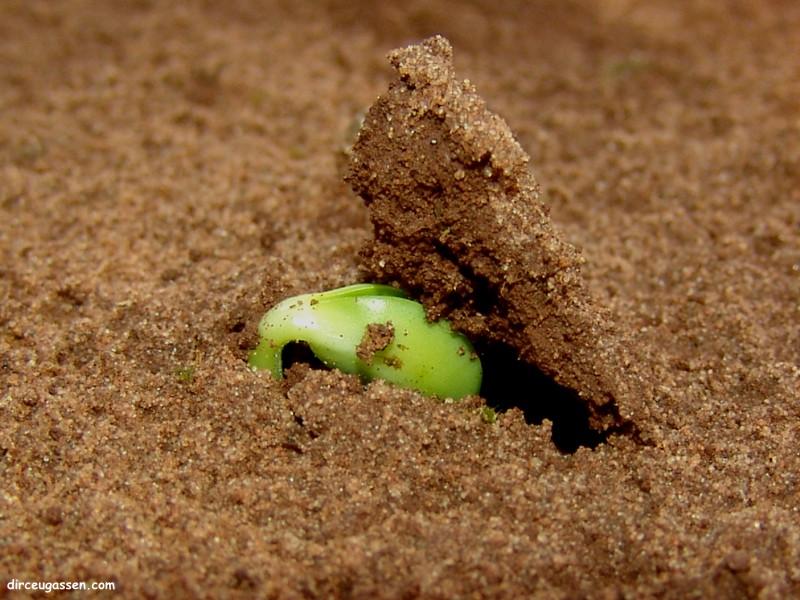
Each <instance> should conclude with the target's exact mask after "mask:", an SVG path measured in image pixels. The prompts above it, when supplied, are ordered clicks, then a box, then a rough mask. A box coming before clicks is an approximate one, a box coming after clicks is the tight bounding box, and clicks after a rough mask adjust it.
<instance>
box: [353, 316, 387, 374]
mask: <svg viewBox="0 0 800 600" xmlns="http://www.w3.org/2000/svg"><path fill="white" fill-rule="evenodd" d="M393 340H394V325H392V322H391V321H387V322H386V323H370V324H369V325H367V328H366V329H365V330H364V337H363V338H361V343H359V344H358V347H356V356H358V358H360V359H361V360H363V361H364V362H365V363H367V364H368V365H371V364H372V359H373V358H374V356H375V353H376V352H380V351H381V350H385V349H386V348H387V347H388V346H389V344H391V343H392V341H393Z"/></svg>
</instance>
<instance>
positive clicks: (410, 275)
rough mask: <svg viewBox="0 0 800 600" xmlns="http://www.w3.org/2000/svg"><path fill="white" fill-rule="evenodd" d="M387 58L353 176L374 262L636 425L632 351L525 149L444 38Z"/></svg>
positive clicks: (471, 328)
mask: <svg viewBox="0 0 800 600" xmlns="http://www.w3.org/2000/svg"><path fill="white" fill-rule="evenodd" d="M389 59H390V61H391V64H392V66H393V67H394V68H395V70H396V71H397V78H396V79H395V80H394V81H393V82H392V83H391V85H390V86H389V90H388V91H387V92H386V93H385V94H383V95H382V96H381V97H380V98H379V99H378V100H377V101H376V102H375V104H374V105H373V106H372V107H371V108H370V110H369V112H368V113H367V116H366V119H365V121H364V124H363V126H362V128H361V131H360V133H359V135H358V138H357V140H356V143H355V145H354V147H353V152H352V160H351V170H350V174H349V177H348V180H349V182H350V184H351V185H352V187H353V189H354V190H355V191H356V192H357V193H358V194H359V195H360V196H361V197H362V198H363V199H364V201H365V202H366V204H367V206H368V207H369V211H370V218H371V220H372V224H373V227H374V234H375V235H374V239H373V240H371V241H370V242H369V243H368V244H367V245H366V246H365V247H364V248H363V250H362V256H363V258H364V262H365V265H366V268H367V269H368V271H369V272H370V273H371V274H372V275H373V276H374V277H375V278H377V279H379V280H381V281H386V282H395V283H398V284H400V285H401V286H402V287H403V288H405V289H407V290H409V291H411V293H413V294H415V295H417V296H418V297H419V298H420V299H421V300H422V301H423V302H424V304H425V306H426V308H427V310H428V314H429V316H430V317H431V318H432V319H437V318H441V317H447V318H449V319H450V320H451V321H452V323H453V325H454V327H455V328H456V329H459V330H460V331H462V332H464V333H466V334H468V335H470V336H472V338H473V339H474V340H476V341H477V342H478V344H479V345H481V344H483V345H485V346H487V347H491V348H494V349H497V348H498V346H500V347H508V348H510V349H512V350H513V351H515V352H516V354H517V355H518V356H519V357H520V358H521V359H522V360H523V361H525V362H526V363H528V364H529V365H531V366H533V367H535V368H537V369H539V370H541V372H542V373H544V374H545V375H546V376H548V377H551V378H552V379H553V380H555V382H557V383H558V384H559V385H560V386H563V387H565V388H568V389H569V390H572V391H574V392H575V393H576V394H577V395H578V396H579V397H580V398H581V399H582V400H583V402H584V403H585V404H586V407H587V408H588V413H589V423H590V425H591V427H592V428H593V429H595V430H598V431H600V432H605V433H609V432H612V431H620V430H627V431H637V430H638V426H637V425H636V422H637V421H638V420H639V419H641V417H642V415H643V412H644V409H643V406H642V404H641V402H640V401H637V399H636V398H637V397H640V395H641V389H640V390H639V394H638V395H636V396H634V395H633V394H632V393H631V390H630V385H629V383H628V381H626V369H627V367H629V366H630V359H629V358H628V357H627V356H626V355H625V353H624V352H623V348H622V346H621V344H620V343H619V342H618V339H619V338H618V336H617V334H616V333H615V331H614V329H613V327H612V326H611V324H610V323H609V322H608V320H607V319H606V318H604V316H603V314H602V311H601V310H600V309H599V308H598V307H597V306H596V305H595V304H594V303H593V302H592V300H591V298H590V297H589V294H588V292H587V288H586V286H585V284H584V282H583V279H582V276H581V264H582V257H581V255H580V253H579V252H578V251H577V250H576V249H575V247H573V246H572V245H571V244H569V243H568V242H567V241H565V240H564V238H563V237H562V236H561V235H560V233H559V232H558V231H557V230H556V229H555V228H554V227H553V224H552V222H551V220H550V217H549V214H548V208H547V206H546V205H545V204H544V203H543V201H542V200H541V198H540V194H539V186H538V184H537V182H536V180H535V179H534V176H533V174H532V173H531V170H530V167H529V162H530V160H529V157H528V155H527V154H526V153H525V151H524V150H523V149H522V147H521V146H520V145H519V143H518V142H517V141H516V140H515V139H514V136H513V134H512V132H511V130H510V128H509V127H508V125H507V124H506V123H505V121H503V119H501V118H500V117H499V116H497V115H496V114H494V113H492V112H491V111H489V109H488V108H487V107H486V103H485V102H484V101H483V100H482V99H481V98H480V96H478V94H477V92H476V90H475V87H474V86H473V85H472V84H471V83H470V82H469V81H467V80H464V81H462V80H459V79H457V77H456V74H455V70H454V68H453V62H452V59H453V51H452V47H451V45H450V43H449V42H448V41H447V40H446V39H445V38H443V37H441V36H435V37H432V38H429V39H427V40H425V41H423V42H422V43H420V44H417V45H413V46H409V47H407V48H404V49H400V50H395V51H394V52H392V53H391V54H390V55H389ZM532 393H533V394H534V395H535V394H536V391H533V392H532Z"/></svg>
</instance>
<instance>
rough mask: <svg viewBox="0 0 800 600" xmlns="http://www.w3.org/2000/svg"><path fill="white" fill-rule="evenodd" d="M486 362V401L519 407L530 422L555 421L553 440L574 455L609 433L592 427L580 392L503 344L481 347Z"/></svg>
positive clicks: (505, 407) (483, 391) (499, 408)
mask: <svg viewBox="0 0 800 600" xmlns="http://www.w3.org/2000/svg"><path fill="white" fill-rule="evenodd" d="M478 353H479V354H480V356H481V360H482V362H483V385H482V386H481V396H483V398H485V399H486V403H487V404H488V405H489V406H491V407H492V408H494V409H495V410H497V411H498V412H505V411H507V410H509V409H511V408H518V409H520V410H521V411H522V413H523V414H524V416H525V422H526V423H528V424H535V425H540V424H541V423H542V421H543V420H544V419H549V420H550V421H552V423H553V443H554V444H555V445H556V447H557V448H558V449H559V451H561V452H564V453H567V454H571V453H573V452H575V451H576V450H577V449H578V448H580V447H581V446H585V447H588V448H596V447H597V446H598V445H599V444H600V443H602V442H604V441H605V439H606V435H604V434H603V433H601V432H598V431H595V430H594V429H592V428H591V427H590V426H589V411H588V409H587V408H586V404H585V403H584V401H583V400H581V399H580V397H579V396H578V394H577V393H576V392H575V391H574V390H571V389H569V388H567V387H564V386H562V385H559V384H558V383H556V382H555V381H554V380H553V379H551V378H550V377H548V376H547V375H545V374H544V373H542V372H541V371H540V370H539V369H537V368H536V367H535V366H533V365H530V364H528V363H525V362H523V361H521V360H519V358H518V357H517V354H516V352H515V351H514V350H513V349H511V348H509V347H507V346H503V345H499V344H493V345H487V346H486V347H484V348H480V347H479V348H478Z"/></svg>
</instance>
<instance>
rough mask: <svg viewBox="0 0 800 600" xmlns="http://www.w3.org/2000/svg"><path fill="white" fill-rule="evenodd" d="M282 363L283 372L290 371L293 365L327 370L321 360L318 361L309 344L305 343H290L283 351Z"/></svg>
mask: <svg viewBox="0 0 800 600" xmlns="http://www.w3.org/2000/svg"><path fill="white" fill-rule="evenodd" d="M281 362H282V363H283V370H284V372H285V371H288V370H289V368H290V367H291V366H292V365H296V364H300V363H302V364H306V365H308V366H309V367H311V368H312V369H327V368H328V367H326V366H325V363H323V362H322V361H321V360H320V359H318V358H317V357H316V356H315V355H314V353H313V352H312V351H311V348H309V347H308V344H306V343H305V342H289V343H288V344H286V345H285V346H284V347H283V350H282V351H281Z"/></svg>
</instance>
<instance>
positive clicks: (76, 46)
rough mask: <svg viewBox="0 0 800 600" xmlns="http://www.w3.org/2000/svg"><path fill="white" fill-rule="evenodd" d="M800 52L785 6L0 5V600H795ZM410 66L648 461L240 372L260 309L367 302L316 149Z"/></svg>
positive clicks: (524, 413)
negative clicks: (636, 380)
mask: <svg viewBox="0 0 800 600" xmlns="http://www.w3.org/2000/svg"><path fill="white" fill-rule="evenodd" d="M223 5H224V8H223ZM798 31H800V5H798V3H796V2H793V1H788V0H787V1H783V2H781V1H777V0H776V1H769V2H756V1H753V2H745V1H734V0H730V1H727V2H718V1H716V0H714V1H712V0H698V1H695V2H691V3H674V2H667V1H666V0H664V1H657V0H652V1H641V2H637V1H634V0H605V1H598V2H588V1H584V2H577V1H573V2H551V1H544V0H542V1H534V2H523V1H521V0H520V1H519V2H512V1H509V2H490V1H478V0H476V1H473V2H465V3H460V4H459V3H454V2H453V3H451V2H444V1H443V2H435V3H430V2H422V1H417V0H410V1H408V2H403V3H399V4H394V3H392V4H390V3H385V5H382V6H379V7H376V6H373V5H372V4H371V3H358V2H355V3H354V2H343V1H342V2H338V1H333V0H329V1H327V2H279V1H275V2H272V3H256V2H247V1H244V0H241V1H238V2H227V3H214V2H182V3H168V2H159V1H154V0H153V1H151V0H138V1H136V2H128V3H110V2H101V1H94V2H92V1H80V0H75V1H70V2H62V3H52V2H30V1H15V0H5V1H3V2H2V3H0V298H1V299H2V300H1V302H2V304H0V482H1V483H0V583H2V591H0V596H3V595H6V594H7V595H10V596H12V597H15V596H17V595H19V596H22V595H24V594H22V593H19V594H17V593H14V592H9V591H8V590H7V588H6V582H7V581H8V580H11V579H17V580H22V581H56V580H70V581H72V580H85V581H113V582H115V583H116V587H117V592H116V594H115V596H116V597H129V598H137V597H150V598H160V597H165V598H166V597H181V596H184V597H241V598H247V597H275V598H299V597H332V596H333V597H387V598H399V597H436V598H449V597H478V596H483V597H509V598H510V597H541V598H562V597H563V598H566V597H569V598H576V597H587V598H623V597H630V598H642V597H672V598H686V597H723V598H740V597H759V598H786V597H792V596H800V509H799V508H798V497H800V458H798V451H797V447H798V440H800V301H799V300H798V299H799V298H800V104H799V103H798V98H800V62H799V61H798V60H797V58H796V56H797V55H798V54H799V53H800V37H798V35H797V32H798ZM434 33H440V34H443V35H445V36H446V37H447V38H448V39H449V40H450V42H451V43H452V45H453V49H454V57H455V58H454V64H455V69H456V72H457V74H458V76H459V77H462V78H469V79H470V80H471V81H472V83H473V84H474V85H475V86H476V89H477V92H478V94H480V96H481V97H482V98H483V99H485V100H486V102H487V104H488V106H489V108H490V109H491V110H492V111H494V112H496V113H497V114H499V115H501V116H502V117H503V118H504V119H505V121H506V122H507V123H508V125H509V126H510V128H511V130H512V131H513V132H514V134H515V136H516V138H517V140H518V141H519V143H520V146H521V147H522V149H524V151H525V152H526V153H527V154H528V155H530V158H531V160H530V167H531V170H532V173H533V175H534V176H535V178H536V181H537V182H538V185H539V186H540V189H541V199H542V200H543V201H544V202H545V203H546V205H547V206H548V207H549V211H550V216H551V219H552V223H553V226H554V228H555V229H556V230H557V231H558V232H559V234H560V235H561V236H563V238H564V239H565V240H567V241H568V242H569V243H570V244H573V245H575V246H577V247H579V248H580V249H581V252H582V257H583V259H584V261H585V262H584V264H583V265H582V270H581V272H582V277H583V280H584V281H585V285H586V287H587V290H588V292H589V293H590V294H591V297H592V298H593V302H594V303H595V304H596V305H597V306H598V307H600V308H601V309H602V310H603V311H605V312H606V313H607V315H608V319H609V321H610V322H611V323H612V324H613V326H614V329H615V330H616V331H617V332H619V335H620V336H621V338H622V339H624V340H625V344H626V347H628V348H629V349H630V350H631V352H632V356H633V357H634V364H632V365H631V366H630V368H631V371H632V372H635V373H646V374H647V376H646V378H645V379H644V380H643V381H645V383H644V384H643V388H642V390H641V392H642V393H641V397H640V398H639V399H638V402H639V403H640V404H641V406H642V409H641V413H638V414H637V415H634V420H637V419H638V424H639V425H641V427H642V428H643V430H644V429H646V430H647V432H648V437H647V439H646V440H645V439H642V438H640V437H637V436H631V435H627V434H626V432H625V431H617V432H614V433H613V434H611V435H591V434H590V433H591V432H587V430H585V429H582V427H583V426H582V425H580V424H579V425H580V426H576V423H575V418H576V413H575V411H572V410H564V411H559V410H556V409H553V408H552V406H553V402H554V400H553V397H552V396H551V395H550V394H551V393H552V392H553V388H552V385H551V382H548V381H545V380H543V381H538V382H532V381H531V380H526V381H528V382H529V383H531V384H532V385H533V384H534V383H535V384H536V385H541V388H537V389H532V390H531V397H535V395H536V394H539V395H540V396H544V397H545V400H532V399H531V397H525V398H522V399H519V398H514V399H513V401H509V402H506V403H505V404H504V403H503V400H504V398H503V397H502V396H503V394H502V393H498V392H496V391H495V392H494V393H493V396H494V397H493V398H492V402H494V403H495V404H504V408H505V409H506V410H505V411H504V412H501V414H500V416H499V418H498V419H497V421H496V422H494V423H491V422H487V420H486V419H484V418H483V417H484V415H485V413H483V412H482V411H481V408H482V407H483V406H484V400H482V399H479V398H473V399H468V400H466V401H464V402H462V403H443V402H439V401H437V400H435V399H431V398H426V397H424V396H421V395H419V394H416V393H414V392H410V391H405V390H400V389H397V388H394V387H392V386H390V385H388V384H385V383H383V382H374V383H372V384H370V385H368V386H366V387H364V386H362V384H361V383H360V382H359V381H358V380H356V379H355V378H354V377H351V376H347V375H343V374H341V373H338V372H329V371H324V370H319V369H314V368H310V367H309V366H308V365H304V364H302V363H299V364H296V365H295V366H294V367H292V368H291V369H290V370H289V372H288V375H287V378H286V380H285V381H283V382H276V381H273V380H271V379H270V377H269V376H268V375H266V374H263V373H259V374H257V373H253V372H251V371H250V370H249V369H248V368H247V365H246V362H245V359H246V354H247V350H248V349H249V348H251V347H252V345H253V343H254V340H255V338H254V332H255V326H256V324H257V322H258V319H259V317H260V316H261V314H262V313H263V312H264V310H266V308H268V307H269V306H271V305H272V304H273V303H274V302H276V301H278V300H280V299H282V298H284V297H286V296H289V295H292V294H296V293H304V292H308V291H315V290H323V289H327V288H332V287H336V286H340V285H345V284H348V283H353V282H356V281H360V280H363V279H364V278H365V277H367V276H368V275H369V273H370V269H369V265H362V264H361V262H360V261H361V259H360V257H359V251H360V250H361V249H362V248H363V247H365V245H366V244H368V243H369V241H370V240H371V238H372V235H373V232H372V227H371V224H370V220H369V215H368V212H367V209H366V207H365V206H364V203H363V202H362V200H361V199H360V198H359V197H358V196H357V195H356V194H355V193H354V192H353V191H352V190H351V189H350V186H349V185H348V184H347V183H345V180H344V178H345V176H346V174H347V173H348V165H349V161H350V151H349V146H350V144H351V143H352V140H353V137H354V134H355V132H356V131H357V129H358V126H359V123H360V121H361V118H362V116H363V114H364V111H365V110H366V108H367V107H368V106H369V105H371V104H372V103H373V102H374V101H375V99H376V97H377V96H378V95H379V94H383V93H385V92H386V90H387V88H388V86H389V84H390V82H391V81H392V80H393V78H394V77H395V75H394V73H393V71H392V68H391V67H390V65H389V63H388V62H387V60H386V54H387V53H388V52H389V51H390V50H392V49H394V48H398V47H402V46H405V45H407V44H411V43H415V42H418V41H419V40H421V39H422V38H425V37H428V36H430V35H432V34H434ZM502 358H503V360H510V361H513V360H515V357H513V356H505V357H502ZM487 359H488V360H493V359H492V357H487ZM645 387H646V389H645ZM633 391H634V393H635V392H636V390H633ZM506 393H510V392H509V391H508V390H506ZM541 402H544V403H545V404H547V405H548V406H550V408H549V409H548V410H544V411H542V410H539V409H538V408H537V406H539V405H540V403H541ZM42 596H43V597H44V594H42Z"/></svg>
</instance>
